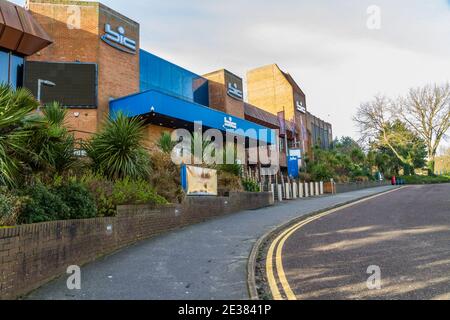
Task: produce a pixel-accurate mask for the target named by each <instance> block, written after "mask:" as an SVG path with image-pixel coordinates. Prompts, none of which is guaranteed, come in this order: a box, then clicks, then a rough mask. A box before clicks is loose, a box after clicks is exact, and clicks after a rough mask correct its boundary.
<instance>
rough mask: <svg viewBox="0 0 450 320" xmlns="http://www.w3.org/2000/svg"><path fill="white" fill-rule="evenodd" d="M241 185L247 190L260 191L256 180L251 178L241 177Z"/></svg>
mask: <svg viewBox="0 0 450 320" xmlns="http://www.w3.org/2000/svg"><path fill="white" fill-rule="evenodd" d="M242 185H243V187H244V190H245V191H247V192H260V191H261V187H260V186H259V184H258V182H256V181H255V180H253V179H242Z"/></svg>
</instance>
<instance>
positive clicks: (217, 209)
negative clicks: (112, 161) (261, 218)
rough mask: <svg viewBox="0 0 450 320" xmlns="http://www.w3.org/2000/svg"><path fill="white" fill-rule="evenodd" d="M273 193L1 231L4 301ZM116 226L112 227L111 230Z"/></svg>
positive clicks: (0, 293)
mask: <svg viewBox="0 0 450 320" xmlns="http://www.w3.org/2000/svg"><path fill="white" fill-rule="evenodd" d="M272 201H273V200H272V195H271V194H270V193H237V194H231V196H230V197H217V198H209V197H193V198H187V199H186V201H185V203H184V204H183V205H180V206H177V207H167V208H163V209H160V210H151V209H150V208H148V207H147V206H122V207H119V208H118V209H119V214H118V216H117V217H115V218H97V219H88V220H73V221H56V222H48V223H40V224H33V225H24V226H18V227H16V228H8V229H0V299H15V298H17V297H19V296H21V295H24V294H27V293H29V292H30V291H32V290H34V289H36V288H38V287H40V286H41V285H43V284H45V283H46V282H48V281H50V280H51V279H53V278H55V277H58V276H60V275H62V274H64V273H65V272H66V270H67V267H69V266H70V265H79V266H80V265H83V264H85V263H87V262H90V261H93V260H95V259H96V258H98V257H100V256H103V255H106V254H109V253H112V252H114V251H115V250H117V249H120V248H122V247H124V246H127V245H129V244H132V243H134V242H136V241H139V240H143V239H147V238H150V237H153V236H155V235H158V234H161V233H164V232H167V231H170V230H173V229H177V228H180V227H183V226H187V225H191V224H194V223H198V222H201V221H204V220H207V219H211V218H213V217H217V216H222V215H226V214H230V213H233V212H238V211H241V210H246V209H257V208H261V207H266V206H269V205H271V204H273V202H272ZM108 226H112V231H111V232H109V231H108V230H107V227H108Z"/></svg>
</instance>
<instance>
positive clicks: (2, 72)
mask: <svg viewBox="0 0 450 320" xmlns="http://www.w3.org/2000/svg"><path fill="white" fill-rule="evenodd" d="M23 63H24V59H23V58H22V57H20V56H17V55H15V54H12V53H9V52H7V51H4V50H0V83H8V84H11V86H12V87H13V88H17V87H21V86H22V85H23Z"/></svg>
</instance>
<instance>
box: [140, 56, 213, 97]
mask: <svg viewBox="0 0 450 320" xmlns="http://www.w3.org/2000/svg"><path fill="white" fill-rule="evenodd" d="M140 73H141V78H140V82H141V91H146V90H150V89H157V90H160V91H162V92H165V93H167V94H169V95H173V96H177V97H179V98H182V99H185V100H188V101H190V102H196V103H199V104H201V105H204V106H209V88H208V80H206V79H205V78H203V77H201V76H199V75H197V74H195V73H192V72H190V71H188V70H185V69H183V68H181V67H179V66H177V65H175V64H173V63H171V62H169V61H166V60H164V59H161V58H159V57H157V56H155V55H153V54H151V53H149V52H147V51H144V50H141V52H140Z"/></svg>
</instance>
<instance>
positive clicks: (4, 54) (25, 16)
mask: <svg viewBox="0 0 450 320" xmlns="http://www.w3.org/2000/svg"><path fill="white" fill-rule="evenodd" d="M51 43H52V40H51V38H50V36H49V35H48V34H47V33H46V32H45V30H44V29H43V28H42V27H41V26H40V25H39V23H37V21H36V19H35V17H33V16H32V15H31V14H30V12H29V11H27V10H25V9H24V8H22V7H20V6H17V5H15V4H13V3H11V2H8V1H3V0H2V1H0V83H7V84H10V85H11V86H12V87H14V88H16V87H20V86H22V85H23V72H24V59H25V57H28V56H30V55H33V54H35V53H36V52H38V51H39V50H41V49H43V48H45V47H46V46H48V45H49V44H51Z"/></svg>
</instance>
